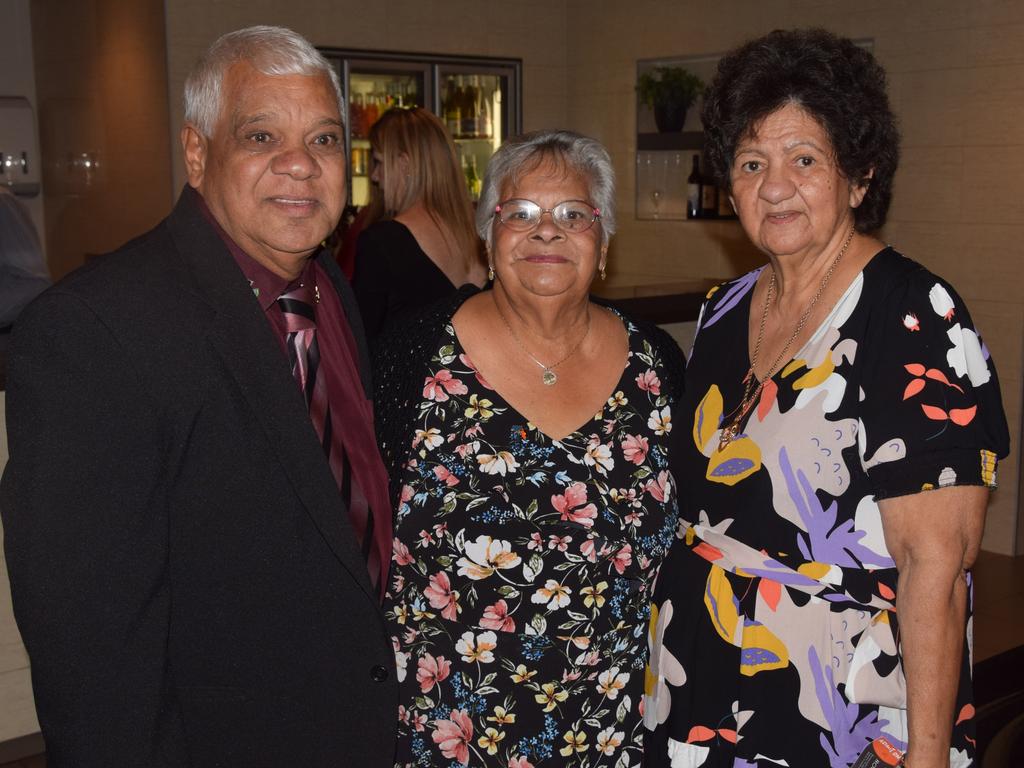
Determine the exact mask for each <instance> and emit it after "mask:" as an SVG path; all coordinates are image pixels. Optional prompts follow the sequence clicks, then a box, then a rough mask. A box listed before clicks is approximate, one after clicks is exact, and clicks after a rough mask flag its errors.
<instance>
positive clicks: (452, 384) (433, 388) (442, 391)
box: [423, 368, 469, 403]
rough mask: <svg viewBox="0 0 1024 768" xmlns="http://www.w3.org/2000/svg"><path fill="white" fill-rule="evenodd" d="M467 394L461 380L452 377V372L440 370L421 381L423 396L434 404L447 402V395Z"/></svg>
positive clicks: (467, 390)
mask: <svg viewBox="0 0 1024 768" xmlns="http://www.w3.org/2000/svg"><path fill="white" fill-rule="evenodd" d="M467 392H469V389H467V388H466V385H465V384H463V383H462V380H461V379H456V378H454V377H452V372H451V371H449V370H448V369H447V368H442V369H441V370H440V371H438V372H437V373H436V374H434V375H433V376H427V378H426V379H425V380H424V381H423V396H424V397H425V398H427V400H433V401H434V402H435V403H443V402H445V401H447V400H448V395H464V394H466V393H467Z"/></svg>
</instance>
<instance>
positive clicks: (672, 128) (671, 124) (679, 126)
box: [654, 101, 690, 133]
mask: <svg viewBox="0 0 1024 768" xmlns="http://www.w3.org/2000/svg"><path fill="white" fill-rule="evenodd" d="M689 108H690V105H689V104H683V103H681V102H677V101H659V102H656V103H655V104H654V124H655V125H657V126H658V133H678V132H679V131H681V130H683V126H684V125H685V124H686V112H687V110H688V109H689Z"/></svg>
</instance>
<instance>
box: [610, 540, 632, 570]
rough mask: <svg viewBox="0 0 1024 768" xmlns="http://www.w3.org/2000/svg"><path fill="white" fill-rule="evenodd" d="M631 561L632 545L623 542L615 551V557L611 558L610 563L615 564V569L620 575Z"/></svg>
mask: <svg viewBox="0 0 1024 768" xmlns="http://www.w3.org/2000/svg"><path fill="white" fill-rule="evenodd" d="M632 563H633V547H632V545H630V544H625V545H624V546H623V547H622V549H620V550H619V551H618V552H616V553H615V558H614V559H613V560H612V565H613V566H615V570H616V571H617V572H618V574H619V575H620V576H621V575H622V574H624V573H625V572H626V569H627V568H628V567H629V566H630V565H631V564H632Z"/></svg>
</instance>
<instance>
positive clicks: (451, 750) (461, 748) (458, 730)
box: [430, 709, 473, 765]
mask: <svg viewBox="0 0 1024 768" xmlns="http://www.w3.org/2000/svg"><path fill="white" fill-rule="evenodd" d="M435 725H436V728H435V730H434V732H433V733H432V734H431V735H430V738H432V739H433V740H434V743H435V744H437V745H438V747H440V748H441V754H442V755H444V756H445V757H447V758H450V759H452V760H455V761H456V762H459V763H461V764H462V765H469V744H470V742H471V741H472V740H473V721H472V720H470V719H469V715H468V714H467V713H466V712H463V711H462V710H460V709H453V710H452V714H451V720H437V721H435Z"/></svg>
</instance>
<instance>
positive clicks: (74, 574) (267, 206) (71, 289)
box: [0, 27, 398, 768]
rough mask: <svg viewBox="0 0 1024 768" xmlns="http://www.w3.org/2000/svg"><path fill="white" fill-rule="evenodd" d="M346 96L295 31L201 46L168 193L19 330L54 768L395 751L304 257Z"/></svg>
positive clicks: (17, 599) (338, 398) (359, 387)
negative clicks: (146, 225)
mask: <svg viewBox="0 0 1024 768" xmlns="http://www.w3.org/2000/svg"><path fill="white" fill-rule="evenodd" d="M340 105H341V93H340V89H339V87H338V80H337V76H336V75H335V73H334V72H333V70H332V69H331V67H330V65H329V64H328V63H327V62H326V61H325V60H324V59H323V58H322V57H321V56H320V55H319V54H318V53H317V52H316V50H315V49H314V48H312V47H311V46H310V45H309V43H308V42H307V41H305V40H304V39H302V38H301V37H299V36H298V35H295V34H294V33H292V32H290V31H289V30H284V29H280V28H273V27H253V28H250V29H247V30H241V31H239V32H234V33H231V34H228V35H225V36H224V37H222V38H221V39H220V40H218V41H217V42H216V43H214V45H213V46H212V47H211V48H210V50H209V51H208V52H207V54H206V55H205V57H204V58H203V60H201V61H200V62H199V63H198V64H197V66H196V68H195V69H194V70H193V72H192V74H191V75H190V76H189V80H188V82H187V83H186V109H185V121H186V125H185V128H184V129H183V131H182V143H183V146H184V150H185V160H186V165H187V170H188V182H189V186H187V187H186V188H185V190H184V191H183V192H182V195H181V197H180V199H179V200H178V203H177V205H176V206H175V208H174V211H173V212H172V213H171V215H170V216H169V217H168V218H167V219H166V220H165V221H163V222H162V223H161V224H159V225H158V226H157V227H156V228H155V229H154V230H152V231H151V232H148V233H147V234H145V235H143V236H141V237H140V238H138V239H136V240H134V241H132V242H131V243H129V244H127V245H125V246H124V247H122V248H121V249H120V250H118V251H117V252H115V253H114V254H111V255H109V256H106V257H103V258H101V259H97V260H96V261H94V262H92V263H90V264H89V265H88V266H87V267H85V268H83V269H81V270H79V271H77V272H76V273H74V274H72V275H70V276H69V277H68V278H66V279H65V280H63V281H61V282H60V283H59V284H57V285H56V286H54V287H53V288H52V289H50V290H49V291H47V292H46V293H44V294H43V295H42V296H41V297H40V298H39V299H37V300H36V301H35V302H34V303H33V304H32V305H31V306H30V307H29V308H28V309H27V310H26V311H25V313H24V314H23V315H22V316H21V318H20V320H19V322H18V323H17V325H16V327H15V331H14V341H13V353H12V356H11V361H10V370H9V386H8V397H7V409H8V415H7V420H8V425H9V442H10V454H11V455H10V463H9V464H8V467H7V471H6V472H5V474H4V478H3V484H2V496H0V510H2V514H3V523H4V527H5V533H6V552H7V560H8V564H9V568H10V576H11V586H12V592H13V596H14V609H15V615H16V617H17V620H18V625H19V627H20V629H21V631H22V635H23V637H24V641H25V646H26V648H27V649H28V652H29V656H30V659H31V662H32V679H33V687H34V691H35V697H36V706H37V710H38V714H39V721H40V724H41V725H42V729H43V735H44V737H45V739H46V744H47V753H48V758H49V764H50V765H53V766H64V765H67V766H76V767H77V766H104V768H112V767H115V766H116V768H126V767H128V766H147V767H148V766H227V767H229V768H238V767H241V766H303V767H305V766H332V767H333V768H337V766H360V768H362V767H363V766H370V767H371V768H372V767H373V766H389V767H390V766H391V765H392V758H393V749H394V747H393V740H394V732H395V720H396V718H397V709H398V703H397V687H396V668H395V660H394V653H393V650H392V645H391V641H390V639H389V637H388V635H387V632H386V630H385V625H384V621H383V617H382V614H381V609H380V604H379V598H380V594H381V589H382V588H383V585H384V581H385V580H386V568H387V565H388V562H389V560H390V505H389V503H388V498H387V491H386V477H385V473H384V469H383V465H382V464H381V461H380V457H379V454H378V453H377V448H376V445H375V442H374V438H373V426H372V422H373V415H372V408H371V406H370V403H369V400H368V395H367V393H368V392H369V391H370V389H369V381H368V377H367V361H366V353H365V347H364V345H363V342H362V328H361V325H360V322H359V319H358V315H357V312H356V310H355V309H354V307H355V306H356V305H355V301H354V299H353V297H352V294H351V291H350V290H349V288H348V286H347V284H346V283H345V281H344V278H343V277H342V276H341V273H340V272H339V270H338V269H337V267H336V266H335V264H334V262H333V261H332V260H331V259H330V257H329V256H328V255H327V254H326V253H325V252H320V253H318V249H319V247H320V243H321V241H322V240H323V239H324V238H325V237H326V236H327V234H328V233H329V232H330V231H331V230H332V229H333V227H334V225H335V223H336V222H337V220H338V218H339V216H340V214H341V211H342V207H343V205H344V202H345V163H346V161H345V155H344V147H343V138H342V124H341V107H340ZM279 297H281V298H279ZM289 301H291V303H288V302H289ZM296 302H298V303H296ZM302 314H305V315H308V319H309V320H310V321H311V324H310V325H307V326H306V327H303V328H300V329H298V330H297V329H296V327H293V325H292V324H291V323H292V321H293V319H294V318H295V317H298V315H302ZM297 378H298V382H297V381H296V379H297Z"/></svg>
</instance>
